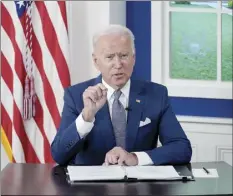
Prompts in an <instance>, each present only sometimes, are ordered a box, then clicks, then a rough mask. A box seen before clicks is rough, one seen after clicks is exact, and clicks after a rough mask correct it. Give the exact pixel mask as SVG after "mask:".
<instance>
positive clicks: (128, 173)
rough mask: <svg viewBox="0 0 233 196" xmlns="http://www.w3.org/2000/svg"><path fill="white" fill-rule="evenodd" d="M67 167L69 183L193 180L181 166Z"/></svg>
mask: <svg viewBox="0 0 233 196" xmlns="http://www.w3.org/2000/svg"><path fill="white" fill-rule="evenodd" d="M178 170H179V171H177V169H175V168H174V167H173V166H118V165H111V166H67V171H66V174H67V179H68V182H69V183H75V182H81V181H140V180H193V175H192V172H191V171H190V170H189V169H188V168H187V167H186V166H182V167H180V168H179V169H178Z"/></svg>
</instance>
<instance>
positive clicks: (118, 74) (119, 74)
mask: <svg viewBox="0 0 233 196" xmlns="http://www.w3.org/2000/svg"><path fill="white" fill-rule="evenodd" d="M114 75H115V76H123V75H124V74H123V73H117V74H114Z"/></svg>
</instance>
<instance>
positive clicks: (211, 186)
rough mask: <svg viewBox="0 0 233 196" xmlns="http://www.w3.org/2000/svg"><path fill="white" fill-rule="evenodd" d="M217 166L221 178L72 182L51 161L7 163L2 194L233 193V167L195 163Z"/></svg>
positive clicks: (215, 163) (213, 163) (198, 165)
mask: <svg viewBox="0 0 233 196" xmlns="http://www.w3.org/2000/svg"><path fill="white" fill-rule="evenodd" d="M203 166H204V167H207V168H216V169H217V170H218V174H219V178H215V179H201V178H196V180H195V181H188V182H182V181H166V182H165V181H157V182H130V183H125V182H117V183H116V182H111V183H102V182H101V183H100V182H99V183H79V184H77V185H75V186H71V185H69V184H68V183H67V182H66V180H65V175H64V170H63V169H62V168H61V167H59V166H56V167H54V165H51V164H8V165H7V166H6V168H4V169H3V171H2V173H1V194H2V195H233V192H232V167H231V166H230V165H228V164H226V163H225V162H207V163H192V168H202V167H203Z"/></svg>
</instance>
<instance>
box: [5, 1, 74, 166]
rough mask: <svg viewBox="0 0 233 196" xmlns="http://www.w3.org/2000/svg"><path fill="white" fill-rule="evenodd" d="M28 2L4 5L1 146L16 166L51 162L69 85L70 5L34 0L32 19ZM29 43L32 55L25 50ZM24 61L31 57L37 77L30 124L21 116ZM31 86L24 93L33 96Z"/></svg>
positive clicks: (23, 89)
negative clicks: (2, 137)
mask: <svg viewBox="0 0 233 196" xmlns="http://www.w3.org/2000/svg"><path fill="white" fill-rule="evenodd" d="M26 4H28V1H27V2H26V1H4V2H1V5H2V12H1V17H2V18H4V20H2V24H1V30H2V34H1V40H2V47H1V49H2V51H1V57H2V76H1V94H4V96H3V97H2V98H1V99H2V101H1V108H3V110H4V112H3V113H4V114H3V115H2V118H1V122H2V121H4V123H2V129H1V132H2V133H3V134H5V138H4V140H2V143H3V144H4V148H5V149H6V151H7V153H8V156H10V152H12V153H11V154H12V155H13V158H14V159H13V161H15V162H27V163H29V162H33V163H45V162H46V163H51V162H52V163H53V162H54V160H53V159H52V156H51V152H50V145H51V143H52V141H53V139H54V137H55V134H56V131H57V127H59V123H60V119H61V112H62V108H63V94H64V88H65V87H67V86H69V85H70V76H69V70H68V59H69V58H68V57H69V56H68V54H69V53H68V29H67V20H66V6H65V2H64V3H59V2H57V1H54V2H41V3H37V2H34V1H33V2H32V6H29V9H30V13H32V15H30V14H29V15H28V13H29V12H28V11H29V10H28V8H27V7H26ZM37 4H38V5H40V6H39V9H38V8H37ZM56 16H57V17H56ZM28 19H29V20H28ZM27 21H28V22H29V23H28V22H27ZM30 24H32V25H30ZM28 25H29V26H28ZM28 27H29V28H28ZM28 33H29V34H28ZM26 35H29V36H26ZM26 38H27V40H26ZM31 38H32V39H31ZM31 41H32V42H31ZM27 43H28V44H29V45H30V49H32V53H30V52H29V53H28V52H27V51H28V48H26V47H28V45H26V44H27ZM25 57H27V58H32V59H31V60H32V64H31V65H30V64H27V65H28V66H29V68H30V70H31V71H32V74H33V76H34V82H35V86H34V87H35V92H36V96H37V100H36V102H35V109H36V116H35V117H32V118H30V119H29V120H23V118H22V117H23V112H24V109H25V108H24V105H23V104H24V91H25V78H26V69H25V65H24V59H25ZM30 85H31V84H30ZM30 87H31V86H29V91H25V92H29V95H30V91H31V88H30ZM55 95H56V96H55ZM29 98H30V97H29ZM51 103H52V104H51ZM29 111H30V110H29ZM10 150H11V151H10Z"/></svg>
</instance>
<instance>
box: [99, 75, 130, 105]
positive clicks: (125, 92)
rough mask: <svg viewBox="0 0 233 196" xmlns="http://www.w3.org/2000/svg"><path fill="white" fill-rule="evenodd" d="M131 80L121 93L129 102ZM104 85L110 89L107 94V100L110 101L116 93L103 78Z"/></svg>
mask: <svg viewBox="0 0 233 196" xmlns="http://www.w3.org/2000/svg"><path fill="white" fill-rule="evenodd" d="M130 82H131V81H130V79H129V80H128V81H127V82H126V84H125V85H124V86H123V87H122V88H121V92H122V94H123V95H124V96H125V97H126V98H127V100H128V99H129V90H130ZM102 83H103V85H104V86H105V87H106V88H107V89H108V92H107V99H108V101H109V100H110V99H111V97H112V96H113V93H114V92H115V89H114V88H112V87H111V86H110V85H109V84H107V83H106V82H105V81H104V79H103V78H102Z"/></svg>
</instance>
